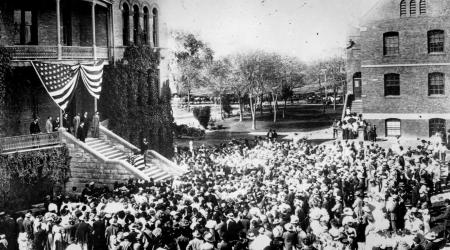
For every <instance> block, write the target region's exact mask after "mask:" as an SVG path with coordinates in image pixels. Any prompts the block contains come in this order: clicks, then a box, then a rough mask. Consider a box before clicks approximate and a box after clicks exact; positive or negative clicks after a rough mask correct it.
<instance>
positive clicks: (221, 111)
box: [219, 96, 223, 120]
mask: <svg viewBox="0 0 450 250" xmlns="http://www.w3.org/2000/svg"><path fill="white" fill-rule="evenodd" d="M219 105H220V119H222V120H223V108H222V96H220V97H219Z"/></svg>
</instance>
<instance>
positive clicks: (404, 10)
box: [400, 0, 407, 17]
mask: <svg viewBox="0 0 450 250" xmlns="http://www.w3.org/2000/svg"><path fill="white" fill-rule="evenodd" d="M406 13H407V7H406V0H402V1H401V2H400V17H404V16H406Z"/></svg>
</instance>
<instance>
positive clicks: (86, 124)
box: [81, 112, 90, 138]
mask: <svg viewBox="0 0 450 250" xmlns="http://www.w3.org/2000/svg"><path fill="white" fill-rule="evenodd" d="M83 122H84V128H83V131H84V138H87V136H88V133H89V125H90V119H89V115H88V112H84V114H83V117H81V123H83Z"/></svg>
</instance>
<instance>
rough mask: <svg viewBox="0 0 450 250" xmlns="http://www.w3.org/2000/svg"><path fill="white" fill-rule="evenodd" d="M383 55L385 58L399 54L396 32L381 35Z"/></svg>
mask: <svg viewBox="0 0 450 250" xmlns="http://www.w3.org/2000/svg"><path fill="white" fill-rule="evenodd" d="M383 54H384V55H385V56H392V55H398V54H399V39H398V32H387V33H384V34H383Z"/></svg>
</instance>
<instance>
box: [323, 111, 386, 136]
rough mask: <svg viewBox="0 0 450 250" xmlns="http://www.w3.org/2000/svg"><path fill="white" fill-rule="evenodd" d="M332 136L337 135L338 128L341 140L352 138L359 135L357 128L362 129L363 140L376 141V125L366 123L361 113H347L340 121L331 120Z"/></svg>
mask: <svg viewBox="0 0 450 250" xmlns="http://www.w3.org/2000/svg"><path fill="white" fill-rule="evenodd" d="M332 127H333V138H337V137H338V130H342V139H343V140H352V139H357V138H358V137H359V129H361V128H362V129H363V133H364V140H365V141H371V142H376V141H377V137H378V135H377V127H376V125H375V124H371V123H368V122H367V121H365V120H364V119H362V116H361V115H357V114H356V113H348V114H346V115H345V116H344V118H343V119H342V120H341V121H338V120H336V119H335V120H334V122H333V125H332Z"/></svg>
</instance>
